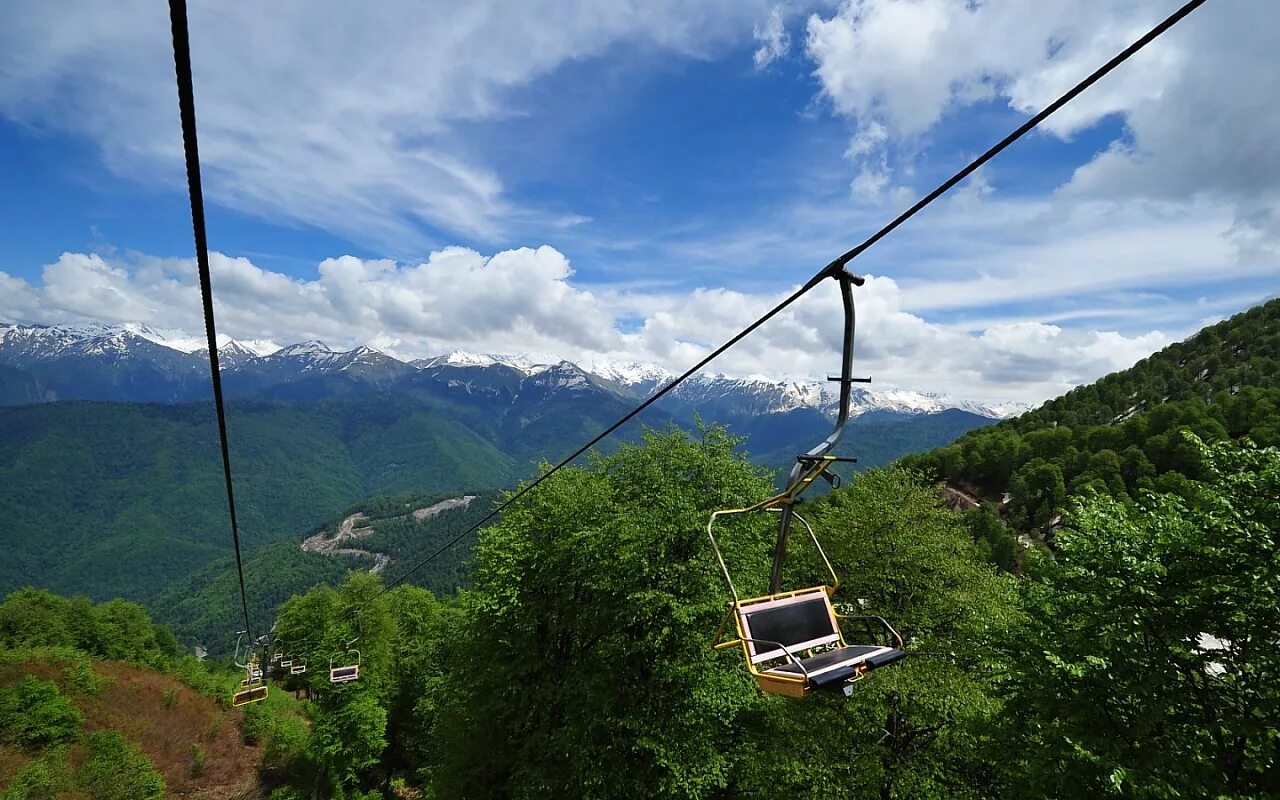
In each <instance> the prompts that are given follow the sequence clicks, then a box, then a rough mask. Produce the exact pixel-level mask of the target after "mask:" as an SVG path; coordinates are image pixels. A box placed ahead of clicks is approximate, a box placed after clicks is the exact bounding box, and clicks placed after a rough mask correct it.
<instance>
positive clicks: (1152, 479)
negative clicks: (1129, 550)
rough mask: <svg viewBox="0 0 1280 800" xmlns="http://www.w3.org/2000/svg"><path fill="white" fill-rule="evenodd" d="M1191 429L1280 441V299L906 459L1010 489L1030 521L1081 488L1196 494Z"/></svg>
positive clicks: (995, 492) (962, 479) (1117, 493)
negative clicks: (1028, 409)
mask: <svg viewBox="0 0 1280 800" xmlns="http://www.w3.org/2000/svg"><path fill="white" fill-rule="evenodd" d="M1182 431H1191V432H1193V433H1195V434H1196V435H1197V436H1198V437H1200V438H1201V439H1204V440H1207V441H1221V440H1225V439H1236V440H1240V439H1245V438H1247V439H1250V440H1252V441H1253V442H1255V443H1257V444H1260V445H1275V444H1280V300H1273V301H1271V302H1269V303H1266V304H1264V305H1260V306H1258V307H1256V308H1253V309H1250V310H1249V311H1246V312H1244V313H1242V314H1239V315H1237V316H1235V317H1233V318H1231V319H1230V320H1228V321H1226V322H1223V323H1220V324H1218V325H1214V326H1211V327H1208V328H1205V329H1204V330H1202V331H1200V332H1199V333H1197V334H1196V335H1195V336H1193V337H1191V338H1190V339H1188V340H1187V341H1185V342H1180V343H1177V344H1173V345H1170V346H1169V347H1167V348H1165V349H1164V350H1161V351H1160V352H1158V353H1156V354H1154V355H1152V356H1150V357H1149V358H1146V359H1143V360H1142V361H1140V362H1138V363H1137V364H1136V365H1134V366H1133V367H1132V368H1130V369H1127V370H1124V371H1122V372H1117V373H1114V374H1112V375H1108V376H1107V377H1105V378H1103V379H1101V380H1099V381H1097V382H1096V383H1093V384H1090V385H1088V386H1081V387H1079V388H1076V389H1073V390H1071V391H1070V392H1067V393H1066V394H1065V395H1063V396H1062V397H1059V398H1057V399H1055V400H1050V401H1049V402H1047V403H1045V404H1044V405H1043V406H1041V407H1040V408H1038V409H1036V410H1034V411H1031V412H1028V413H1026V414H1023V415H1021V416H1019V417H1017V418H1015V419H1012V420H1008V421H1006V422H1002V423H1000V424H998V425H995V426H992V427H989V428H983V429H981V430H978V431H974V432H971V433H969V434H966V435H965V436H963V437H961V438H960V439H959V440H958V441H956V442H955V443H954V444H952V445H949V446H947V447H944V448H941V449H939V450H934V451H932V452H930V453H927V454H925V455H922V456H916V457H911V458H908V459H906V462H907V463H908V464H910V465H912V466H915V467H918V468H921V469H923V470H925V471H926V472H928V473H930V474H934V475H937V476H939V477H942V478H945V479H947V480H949V481H954V482H957V483H959V484H962V485H966V486H968V487H970V488H973V489H976V490H981V491H983V492H984V493H986V494H987V495H988V496H990V497H992V498H996V499H999V498H1000V497H1001V494H1002V493H1003V492H1005V491H1008V492H1009V493H1010V495H1011V497H1012V502H1011V508H1010V511H1011V512H1012V513H1011V516H1012V517H1013V520H1014V522H1015V523H1016V524H1017V525H1018V527H1025V526H1033V525H1042V524H1044V523H1046V522H1049V521H1050V520H1051V519H1053V518H1054V517H1055V516H1056V515H1057V513H1058V512H1059V511H1060V510H1061V509H1062V508H1063V507H1064V505H1065V503H1066V500H1067V498H1068V497H1069V496H1071V495H1082V494H1085V493H1089V492H1097V493H1102V494H1106V495H1109V496H1112V497H1115V498H1117V499H1119V500H1121V501H1124V502H1129V501H1132V500H1134V499H1136V498H1137V497H1138V496H1139V495H1140V493H1141V492H1142V491H1143V490H1156V491H1162V492H1176V493H1186V492H1188V491H1190V490H1191V485H1192V483H1193V482H1195V481H1197V480H1199V479H1201V478H1202V477H1204V469H1205V467H1204V465H1203V464H1202V463H1201V462H1200V460H1199V451H1198V450H1197V449H1196V448H1195V447H1194V446H1193V445H1191V444H1190V443H1189V442H1188V440H1187V439H1185V438H1184V437H1183V436H1182V435H1181V433H1182Z"/></svg>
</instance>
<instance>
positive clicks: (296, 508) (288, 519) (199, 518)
mask: <svg viewBox="0 0 1280 800" xmlns="http://www.w3.org/2000/svg"><path fill="white" fill-rule="evenodd" d="M601 411H602V413H603V412H607V411H608V409H601ZM228 416H229V418H230V439H231V442H232V463H233V466H234V470H235V475H236V490H237V501H238V509H239V512H240V524H241V533H242V536H243V541H244V543H245V545H246V546H247V547H249V548H254V547H258V546H261V545H265V544H268V543H271V542H276V541H280V540H282V539H286V538H289V539H296V537H298V536H299V534H301V533H302V532H305V531H307V530H310V529H312V528H314V527H316V526H317V525H320V524H321V523H323V522H325V521H326V520H329V519H331V518H333V517H334V516H335V515H336V514H338V513H339V512H340V511H342V510H343V509H345V508H347V507H348V506H350V505H351V504H353V503H355V502H357V501H359V500H361V499H362V498H365V497H369V496H370V495H375V494H382V493H387V492H406V491H411V490H417V489H419V488H420V487H430V488H432V489H434V490H439V491H451V490H452V491H462V490H472V491H474V490H475V489H477V488H496V487H501V486H506V485H509V484H510V483H511V482H513V481H514V480H515V478H516V477H517V474H523V473H519V472H518V470H517V467H516V463H517V462H516V461H515V460H514V459H513V458H512V457H511V456H509V455H507V454H505V453H503V452H502V451H500V450H499V449H497V447H495V445H494V444H493V443H492V442H491V441H490V440H489V438H488V436H487V435H486V434H487V432H484V431H482V432H477V431H476V430H473V429H472V428H471V427H469V426H468V425H467V424H466V422H465V421H464V419H462V417H463V416H464V415H462V414H459V413H457V412H453V411H451V410H450V409H448V408H446V407H443V406H442V405H440V404H436V403H432V402H430V401H429V400H425V399H415V398H409V397H388V398H363V399H356V400H351V401H328V402H324V403H315V404H310V405H306V406H297V405H288V404H266V403H252V404H245V403H233V404H232V405H231V406H230V408H229V409H228ZM547 427H548V428H549V429H552V430H553V425H552V424H548V426H547ZM574 432H575V433H576V432H577V431H576V430H575V431H574ZM216 442H217V434H216V431H215V427H214V419H213V413H212V409H211V408H210V407H209V406H208V405H207V404H192V405H176V406H164V405H136V404H123V403H55V404H45V405H38V406H23V407H16V408H10V409H6V410H4V411H3V413H0V508H3V509H4V510H5V514H6V521H5V525H4V526H3V528H0V548H2V550H3V557H2V558H0V593H3V592H6V591H9V590H12V589H14V588H17V587H18V586H22V585H25V584H28V583H34V584H36V585H41V586H45V587H48V588H51V589H54V590H56V591H61V592H64V593H67V594H86V595H89V596H91V597H95V598H105V597H114V596H122V597H127V598H129V599H135V600H142V601H149V600H152V599H153V598H154V597H155V596H156V594H157V593H159V592H160V591H161V590H162V589H163V588H164V587H165V586H167V585H168V584H169V583H170V582H172V581H174V580H177V579H179V578H181V577H183V576H184V575H187V574H189V573H190V572H191V571H192V570H194V569H197V568H199V567H200V566H201V565H203V564H207V563H209V562H211V561H212V560H214V559H217V558H223V557H226V556H227V555H228V554H229V549H228V547H229V542H228V538H229V537H228V532H227V531H228V529H227V517H226V498H225V494H224V490H223V486H222V471H221V463H220V461H219V456H218V452H217V445H216ZM524 469H528V466H527V465H526V466H525V467H524ZM295 546H296V545H295Z"/></svg>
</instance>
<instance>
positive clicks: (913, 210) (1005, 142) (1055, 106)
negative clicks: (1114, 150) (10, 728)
mask: <svg viewBox="0 0 1280 800" xmlns="http://www.w3.org/2000/svg"><path fill="white" fill-rule="evenodd" d="M1204 3H1205V0H1190V2H1188V3H1186V4H1184V5H1183V6H1182V7H1180V8H1179V9H1178V10H1177V11H1175V12H1173V13H1172V14H1170V15H1169V16H1168V17H1166V18H1165V19H1164V20H1162V21H1161V22H1160V23H1159V24H1158V25H1156V26H1155V27H1154V28H1152V29H1151V30H1150V31H1148V32H1147V33H1146V34H1144V35H1143V36H1142V37H1141V38H1139V39H1137V40H1136V41H1134V42H1133V44H1131V45H1129V46H1128V47H1126V48H1125V49H1124V50H1121V51H1120V52H1119V53H1117V54H1116V55H1115V56H1114V57H1113V58H1112V59H1111V60H1110V61H1108V62H1106V63H1105V64H1103V65H1102V66H1100V67H1098V68H1097V69H1096V70H1094V71H1093V72H1092V73H1090V74H1089V76H1088V77H1086V78H1085V79H1084V80H1082V81H1080V82H1079V83H1077V84H1076V85H1075V86H1073V87H1071V89H1069V90H1067V92H1066V93H1065V94H1063V95H1062V96H1061V97H1059V98H1058V99H1057V100H1054V101H1053V102H1052V103H1050V104H1049V105H1047V106H1045V107H1044V109H1042V110H1041V111H1040V112H1039V113H1038V114H1036V115H1035V116H1033V117H1031V118H1030V119H1028V120H1027V121H1026V122H1024V123H1023V124H1022V125H1019V126H1018V127H1017V128H1016V129H1014V131H1013V132H1011V133H1010V134H1009V135H1008V136H1006V137H1004V138H1003V139H1001V140H1000V141H999V142H997V143H996V144H995V145H993V146H992V147H991V148H990V149H989V150H987V151H986V152H985V153H983V154H982V155H980V156H978V157H977V158H976V159H974V160H973V161H971V162H970V163H969V164H967V165H966V166H965V167H964V168H963V169H961V170H960V171H959V172H957V173H956V174H955V175H952V176H951V177H950V178H948V179H947V180H946V181H944V182H942V183H941V184H939V185H938V187H937V188H936V189H934V190H933V191H931V192H929V193H928V194H927V195H925V196H924V197H922V198H920V200H918V201H917V202H916V203H915V204H914V205H912V206H911V207H910V208H908V209H907V210H906V211H903V212H902V213H901V214H899V215H898V216H897V217H895V218H894V219H893V220H892V221H891V222H889V223H888V224H887V225H885V226H884V227H883V228H881V229H879V230H878V231H876V232H875V233H873V234H872V235H871V236H869V237H867V239H866V240H865V241H864V242H862V243H861V244H859V245H858V246H857V247H854V248H853V249H852V250H849V251H848V252H846V253H844V254H843V255H841V256H840V257H839V258H837V259H835V260H834V261H832V262H831V263H830V264H828V265H827V266H826V267H823V269H822V270H821V271H820V272H818V274H816V275H814V276H813V277H812V278H810V279H809V281H808V282H807V283H805V284H804V286H801V287H800V288H799V289H797V290H796V291H795V292H793V293H792V294H791V295H790V296H789V297H787V298H786V299H785V300H783V301H782V302H781V303H778V304H777V305H776V306H774V307H773V308H771V309H769V311H767V312H766V313H765V314H764V316H762V317H760V318H759V319H757V320H756V321H755V322H753V323H751V324H750V325H748V326H747V327H746V328H743V329H742V331H740V332H739V333H737V334H736V335H735V336H734V337H733V338H731V339H729V340H728V341H727V342H725V343H724V344H722V345H720V346H719V347H717V348H716V349H715V350H713V351H712V352H711V353H710V354H709V355H707V356H706V357H705V358H703V359H702V360H701V361H699V362H698V363H697V364H694V365H693V366H692V367H690V368H689V369H687V370H685V371H684V372H683V373H681V374H680V375H679V376H678V377H676V378H675V379H673V380H672V381H671V382H670V383H668V384H667V385H666V386H663V387H662V388H661V389H660V390H658V391H657V392H656V393H654V394H653V395H651V396H650V397H649V398H648V399H646V400H645V401H644V402H642V403H640V405H638V406H636V407H635V408H633V409H632V410H631V411H629V412H627V413H626V414H625V415H623V416H622V417H621V418H619V419H618V420H617V421H616V422H614V423H613V424H612V425H610V426H609V427H607V428H605V429H604V430H603V431H601V432H600V433H599V434H597V435H596V436H595V437H594V438H592V439H591V440H590V441H589V442H587V443H586V444H584V445H583V446H582V447H579V448H578V449H577V450H575V451H574V452H573V453H572V454H571V455H569V456H568V457H567V458H565V459H564V460H562V461H560V462H559V463H558V464H556V465H555V466H554V467H552V468H551V469H549V470H547V471H546V472H544V473H542V474H541V475H539V476H538V477H537V478H536V479H535V480H533V481H532V482H530V483H527V484H525V485H524V486H523V487H522V488H521V489H520V490H519V491H517V492H516V493H515V494H513V495H511V496H510V497H508V498H507V499H506V500H504V501H503V502H502V503H500V504H499V505H498V506H497V507H496V508H494V509H493V511H491V512H489V513H488V514H487V515H486V516H485V517H484V518H483V519H481V520H480V521H479V522H477V523H475V524H474V525H472V526H471V527H469V528H467V529H466V530H464V531H463V532H462V533H460V534H458V535H457V536H455V537H454V538H453V539H451V540H450V541H449V542H447V543H445V544H444V545H442V546H441V547H439V548H437V549H436V550H434V551H433V552H432V553H431V554H430V555H428V556H427V557H426V558H424V559H422V560H421V561H419V562H418V563H417V564H415V565H413V566H412V567H410V568H409V569H408V570H406V571H405V572H403V573H401V574H400V576H399V577H397V578H395V579H394V580H392V581H389V582H388V583H387V585H386V587H384V588H383V590H382V591H381V592H379V593H378V594H376V595H374V596H373V597H372V598H371V599H370V602H372V601H373V600H376V599H377V598H378V597H380V596H381V595H382V594H383V593H384V592H387V591H390V590H391V589H393V588H395V587H396V586H397V585H399V584H400V583H402V582H404V580H405V579H406V578H408V577H409V576H410V575H413V574H414V573H415V572H417V571H418V570H419V569H422V568H423V567H424V566H426V565H427V564H429V563H431V561H433V560H435V559H436V558H438V557H440V555H442V554H443V553H444V552H445V551H447V550H448V549H449V548H451V547H453V546H454V545H455V544H457V543H458V542H460V541H462V540H463V539H465V538H466V537H467V536H469V535H470V534H472V533H474V532H475V531H477V530H479V529H480V528H481V527H483V526H484V525H485V524H486V523H487V522H489V521H490V520H492V519H493V518H494V517H496V516H498V515H499V514H501V513H502V511H503V510H504V509H505V508H507V507H508V506H510V505H511V504H512V503H514V502H515V501H517V500H519V499H520V498H521V497H523V496H524V495H526V494H528V493H529V492H530V491H532V490H533V489H534V488H536V487H537V486H538V485H539V484H541V483H542V482H543V481H545V480H546V479H547V478H550V477H551V476H552V475H554V474H556V473H557V472H559V471H560V470H561V469H563V468H564V467H566V466H568V465H569V464H570V463H571V462H572V461H574V460H575V459H577V458H578V456H580V455H582V454H583V453H585V452H587V451H588V450H590V449H591V448H592V447H595V446H596V445H597V444H599V443H600V442H601V441H602V440H604V439H605V438H606V437H608V436H609V435H610V434H612V433H613V432H614V431H616V430H617V429H618V428H620V427H622V426H623V425H625V424H626V423H627V422H629V421H630V420H632V419H633V418H634V417H635V416H636V415H637V414H639V413H640V412H641V411H644V410H645V409H646V408H648V407H649V406H651V405H653V404H654V403H655V402H657V401H658V400H659V399H660V398H662V397H663V396H664V395H666V394H667V392H670V391H671V390H672V389H674V388H676V387H677V386H679V385H680V384H681V383H683V382H684V381H685V380H687V379H688V378H689V377H690V376H692V375H693V374H694V373H696V372H698V371H699V370H701V369H702V368H703V367H705V366H706V365H707V364H709V363H711V361H713V360H714V359H715V358H716V357H718V356H719V355H720V354H722V353H724V351H726V350H728V349H729V348H730V347H733V346H734V345H735V344H737V343H738V342H740V341H741V340H742V339H744V338H745V337H746V336H748V335H749V334H750V333H751V332H752V331H754V330H755V329H756V328H759V327H760V326H761V325H763V324H764V323H766V322H768V321H769V320H770V319H773V318H774V317H775V316H777V315H778V314H779V313H780V312H781V311H782V310H783V309H785V308H786V307H787V306H789V305H791V304H792V303H794V302H795V301H796V300H799V299H800V298H801V297H803V296H804V295H805V294H807V293H808V292H809V290H810V289H812V288H814V287H815V286H817V285H818V284H819V283H821V282H822V281H823V280H824V279H826V278H828V277H830V276H831V275H833V274H835V273H836V272H838V271H839V270H841V269H843V268H844V267H845V265H847V264H848V263H849V262H850V261H852V260H853V259H855V258H857V257H858V256H860V255H861V254H862V253H864V252H865V251H867V250H868V249H870V248H871V247H872V246H873V245H875V244H876V242H878V241H880V240H881V239H883V238H884V237H885V236H888V235H889V234H890V233H892V232H893V231H894V230H895V229H896V228H897V227H898V226H900V225H902V224H903V223H904V222H906V221H907V220H909V219H911V218H912V217H914V216H915V215H916V214H918V213H919V212H920V211H922V210H924V208H925V207H926V206H928V205H929V204H930V203H932V202H933V201H934V200H937V199H938V198H939V197H941V196H942V195H944V194H946V193H947V192H948V191H950V190H951V189H952V188H954V187H955V186H956V184H958V183H960V182H961V181H963V180H964V179H965V178H967V177H969V176H970V175H972V174H973V173H974V172H976V171H977V170H978V169H979V168H980V167H982V165H983V164H985V163H987V162H988V161H990V160H991V159H992V158H994V157H995V156H997V155H998V154H999V153H1000V152H1001V151H1003V150H1004V149H1005V148H1007V147H1009V145H1011V144H1013V143H1014V142H1016V141H1018V140H1019V139H1021V138H1022V137H1023V136H1025V135H1026V134H1027V133H1029V132H1031V131H1032V130H1034V129H1035V128H1036V127H1037V126H1038V125H1040V123H1042V122H1044V121H1045V120H1046V119H1048V118H1049V117H1050V116H1052V115H1053V114H1054V112H1056V111H1058V110H1059V109H1060V108H1062V107H1063V106H1065V105H1066V104H1067V103H1069V102H1071V101H1072V100H1074V99H1075V98H1076V97H1077V96H1079V95H1080V94H1081V93H1082V92H1084V91H1085V90H1086V89H1088V88H1089V87H1090V86H1092V85H1093V84H1095V83H1097V82H1098V81H1099V80H1101V79H1102V78H1103V77H1104V76H1106V75H1107V74H1108V73H1110V72H1111V71H1112V70H1114V69H1115V68H1116V67H1118V66H1120V65H1121V64H1123V63H1124V62H1125V61H1127V60H1129V58H1130V57H1131V56H1133V55H1134V54H1135V53H1137V52H1138V51H1139V50H1141V49H1142V48H1144V47H1146V46H1147V45H1148V44H1150V43H1151V42H1153V41H1155V40H1156V39H1157V38H1158V37H1159V36H1160V35H1161V34H1163V33H1164V32H1165V31H1167V30H1169V29H1170V28H1172V27H1173V26H1174V25H1176V24H1178V23H1179V22H1181V21H1182V20H1183V19H1184V18H1186V17H1187V16H1188V15H1189V14H1190V13H1191V12H1192V11H1195V10H1196V9H1197V8H1199V7H1200V6H1201V5H1203V4H1204Z"/></svg>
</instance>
